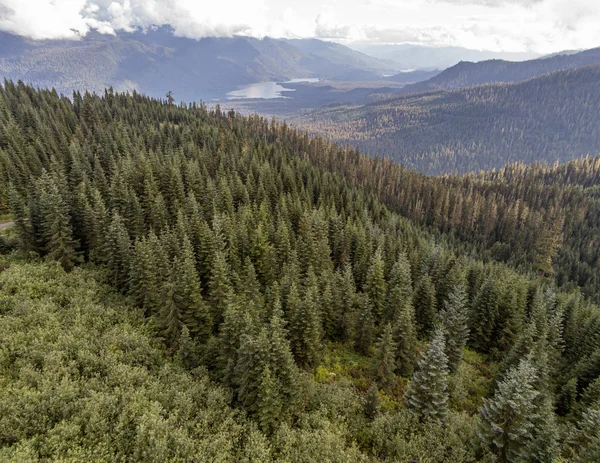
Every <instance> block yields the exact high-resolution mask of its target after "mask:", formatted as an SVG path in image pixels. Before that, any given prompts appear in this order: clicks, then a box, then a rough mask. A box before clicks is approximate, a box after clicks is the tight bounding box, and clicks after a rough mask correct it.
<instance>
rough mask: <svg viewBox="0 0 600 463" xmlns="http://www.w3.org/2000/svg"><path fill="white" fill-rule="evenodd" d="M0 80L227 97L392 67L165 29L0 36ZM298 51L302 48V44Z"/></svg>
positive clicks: (349, 55) (348, 55)
mask: <svg viewBox="0 0 600 463" xmlns="http://www.w3.org/2000/svg"><path fill="white" fill-rule="evenodd" d="M0 43H2V47H1V48H0V76H2V77H5V78H10V79H12V80H15V81H16V80H19V79H20V80H23V81H24V82H26V83H31V84H33V85H35V86H40V87H54V88H56V89H57V90H58V91H59V92H62V93H65V94H71V92H72V91H73V89H76V90H80V91H83V90H89V91H95V92H103V91H104V88H106V87H109V86H112V87H114V88H115V89H117V90H132V89H136V90H138V91H140V92H144V93H147V94H150V95H153V96H156V97H164V95H165V93H166V91H167V90H172V91H173V92H174V93H175V96H176V97H177V98H178V99H183V100H186V101H197V100H199V99H209V98H216V97H222V96H223V95H225V93H227V92H228V91H231V90H234V89H235V88H236V87H237V86H239V85H244V84H249V83H254V82H262V81H271V80H280V81H285V80H289V79H292V78H304V77H317V78H321V79H325V78H326V79H335V78H337V77H338V76H342V75H343V76H345V77H347V76H349V75H350V76H351V75H353V74H355V73H363V72H374V73H381V72H385V71H388V72H389V70H390V68H391V67H392V66H390V65H389V64H387V63H384V62H382V61H379V60H377V59H375V58H371V57H368V56H366V55H363V54H362V53H359V52H356V51H354V50H351V49H349V48H347V47H344V46H342V45H337V44H328V43H326V42H322V41H319V40H313V41H311V45H310V46H307V44H305V43H304V41H302V40H300V41H295V42H294V43H295V44H294V43H292V42H289V41H285V40H276V39H270V38H265V39H262V40H258V39H254V38H250V37H233V38H205V39H201V40H193V39H188V38H184V37H175V36H174V35H173V32H172V30H171V29H169V28H167V27H161V28H155V29H152V30H149V31H147V32H141V31H134V32H131V33H127V32H120V33H118V34H117V35H116V36H111V35H102V34H99V33H97V32H93V31H92V32H90V33H89V34H88V35H87V36H86V37H84V38H82V39H81V40H42V41H34V40H30V39H26V38H21V37H17V36H14V35H10V34H7V33H0ZM296 45H297V46H296Z"/></svg>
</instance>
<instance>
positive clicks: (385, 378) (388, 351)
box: [373, 324, 396, 390]
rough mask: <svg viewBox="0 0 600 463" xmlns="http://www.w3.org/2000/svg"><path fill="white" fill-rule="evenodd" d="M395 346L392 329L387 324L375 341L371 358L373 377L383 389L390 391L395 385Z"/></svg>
mask: <svg viewBox="0 0 600 463" xmlns="http://www.w3.org/2000/svg"><path fill="white" fill-rule="evenodd" d="M395 354H396V346H395V344H394V337H393V332H392V327H391V325H390V324H387V325H386V326H385V328H384V330H383V333H382V335H381V337H380V338H379V340H378V341H377V345H376V350H375V357H373V377H374V378H375V380H376V381H377V383H378V384H380V385H381V386H382V387H383V388H384V389H387V390H390V389H392V388H393V387H394V384H395V383H396V376H395V375H394V370H395V368H396V359H395Z"/></svg>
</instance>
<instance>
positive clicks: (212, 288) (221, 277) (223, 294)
mask: <svg viewBox="0 0 600 463" xmlns="http://www.w3.org/2000/svg"><path fill="white" fill-rule="evenodd" d="M208 291H209V297H210V301H211V303H212V309H213V314H212V318H213V322H214V323H216V324H219V323H220V322H221V321H222V320H223V313H224V312H225V309H226V308H227V303H228V301H229V299H230V298H231V293H232V287H231V280H230V278H229V265H228V264H227V260H226V259H225V254H224V253H223V252H222V251H217V252H216V253H215V256H214V260H213V265H212V267H211V272H210V281H209V283H208Z"/></svg>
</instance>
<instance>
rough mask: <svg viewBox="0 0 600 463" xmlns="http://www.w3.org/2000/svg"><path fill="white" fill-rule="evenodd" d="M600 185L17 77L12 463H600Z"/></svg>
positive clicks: (8, 324) (6, 120)
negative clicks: (472, 166) (396, 155)
mask: <svg viewBox="0 0 600 463" xmlns="http://www.w3.org/2000/svg"><path fill="white" fill-rule="evenodd" d="M588 72H589V71H588ZM599 170H600V158H584V159H581V160H576V161H572V162H570V163H568V164H564V165H555V166H542V165H531V166H525V165H522V164H511V165H508V166H507V167H505V168H504V169H501V170H498V171H490V172H483V173H479V174H469V175H465V176H461V177H459V176H452V175H448V176H443V177H428V176H425V175H423V174H420V173H416V172H413V171H411V170H409V169H407V168H406V167H402V166H399V165H396V164H394V163H393V162H391V161H389V160H384V159H381V158H370V157H367V156H364V155H361V154H360V153H359V152H358V151H356V150H352V149H349V148H343V147H340V146H338V145H335V144H333V143H330V142H328V141H326V140H324V139H322V138H318V137H310V136H308V135H307V134H305V133H302V132H299V131H298V130H296V129H294V128H291V127H289V126H288V125H287V124H285V123H278V122H276V121H274V120H267V119H265V118H262V117H259V116H256V115H254V116H241V115H239V114H237V113H235V112H234V111H222V110H221V108H220V107H219V106H217V107H216V108H214V109H209V108H207V107H206V106H205V105H204V104H196V103H193V104H184V103H181V104H174V101H173V99H172V98H169V99H167V100H166V101H163V100H158V99H152V98H149V97H145V96H143V95H141V94H139V93H136V92H133V93H118V92H114V91H113V90H112V89H107V90H106V91H105V92H104V94H103V95H102V96H98V95H94V94H90V93H84V94H81V93H78V92H76V93H74V94H73V95H72V97H70V98H67V97H65V96H62V95H59V94H57V92H55V91H54V90H39V89H34V88H32V87H30V86H26V85H24V84H22V83H21V82H18V83H13V82H11V81H5V82H4V85H3V86H2V87H0V219H1V220H0V222H9V221H10V222H11V223H13V224H12V226H10V227H8V228H6V229H5V230H2V231H0V461H2V462H19V463H20V462H36V461H40V462H46V461H64V462H80V461H85V462H107V463H108V462H156V463H158V462H195V461H198V462H208V461H211V462H257V463H258V462H261V463H262V462H290V463H291V462H319V463H320V462H365V463H370V462H373V463H374V462H406V463H412V462H419V463H421V462H423V463H438V462H439V463H441V462H448V463H463V462H489V463H491V462H500V463H528V462H540V463H545V462H547V463H552V462H597V461H600V308H599V307H598V305H597V304H598V303H599V302H600V298H599V297H598V295H599V294H600V292H599V290H600V287H599V286H600V280H599V276H598V275H599V272H600V258H599V248H600V240H599V236H600V235H599V234H598V228H599V227H600V213H599V212H600V211H599V201H600V190H599V189H598V182H599V178H600V172H599Z"/></svg>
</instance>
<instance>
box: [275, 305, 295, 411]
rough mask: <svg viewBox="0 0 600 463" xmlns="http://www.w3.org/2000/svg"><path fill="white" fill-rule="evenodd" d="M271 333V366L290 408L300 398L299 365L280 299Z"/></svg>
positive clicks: (285, 401) (276, 306)
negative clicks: (289, 337) (294, 355)
mask: <svg viewBox="0 0 600 463" xmlns="http://www.w3.org/2000/svg"><path fill="white" fill-rule="evenodd" d="M269 335H270V339H271V345H270V349H271V354H270V357H271V368H272V371H273V374H274V375H275V376H276V377H277V378H278V380H279V383H280V386H279V393H280V395H281V397H282V400H283V403H284V404H285V407H284V408H285V409H289V408H291V407H293V406H294V404H295V403H296V401H297V399H298V394H299V377H298V367H297V366H296V363H295V362H294V357H293V356H292V350H291V348H290V343H289V341H288V339H287V330H286V329H285V322H284V320H283V312H282V311H281V305H280V303H279V301H278V300H277V301H276V302H275V306H274V307H273V315H272V316H271V321H270V324H269Z"/></svg>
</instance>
